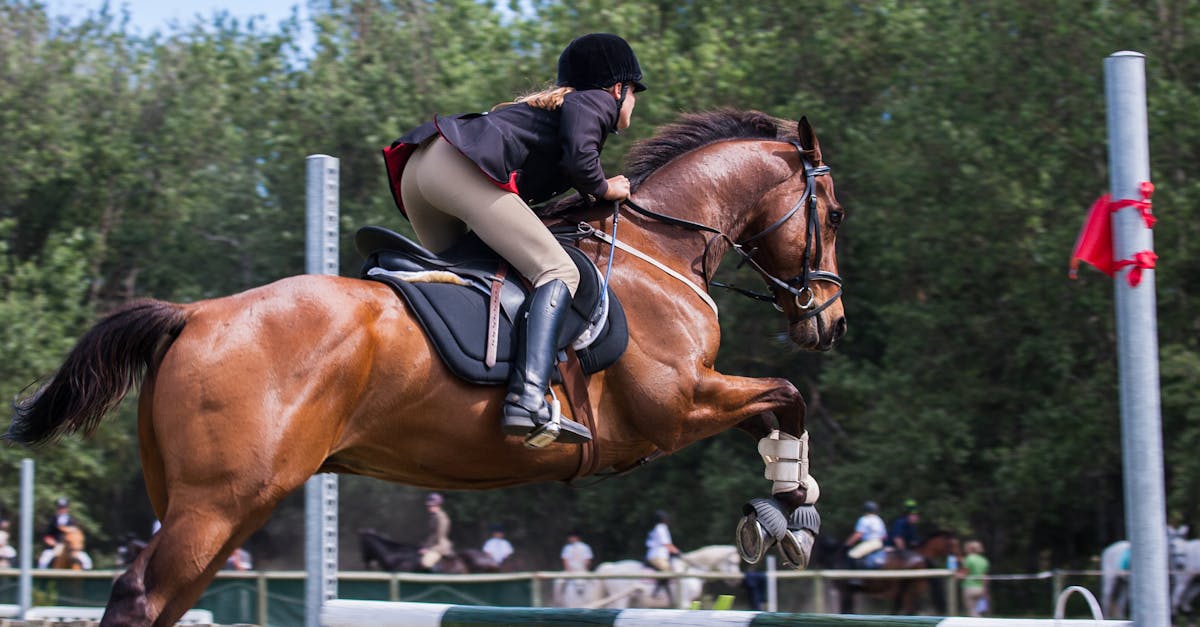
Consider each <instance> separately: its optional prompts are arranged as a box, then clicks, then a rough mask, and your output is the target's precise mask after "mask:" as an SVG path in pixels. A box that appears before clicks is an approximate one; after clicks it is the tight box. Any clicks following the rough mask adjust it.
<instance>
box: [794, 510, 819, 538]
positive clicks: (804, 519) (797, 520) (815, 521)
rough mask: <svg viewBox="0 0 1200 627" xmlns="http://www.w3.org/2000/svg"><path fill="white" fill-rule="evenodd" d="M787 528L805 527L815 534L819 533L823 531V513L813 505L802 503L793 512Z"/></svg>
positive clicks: (797, 529) (796, 529) (798, 528)
mask: <svg viewBox="0 0 1200 627" xmlns="http://www.w3.org/2000/svg"><path fill="white" fill-rule="evenodd" d="M787 528H788V531H800V530H801V529H805V530H808V531H810V532H812V534H813V535H814V536H816V535H819V534H820V533H821V514H819V513H818V512H817V508H815V507H813V506H812V505H801V506H800V507H797V508H796V509H795V510H794V511H793V512H792V517H791V520H789V521H788V527H787Z"/></svg>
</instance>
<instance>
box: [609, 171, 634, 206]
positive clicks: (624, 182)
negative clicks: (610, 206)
mask: <svg viewBox="0 0 1200 627" xmlns="http://www.w3.org/2000/svg"><path fill="white" fill-rule="evenodd" d="M626 198H629V179H627V178H625V175H624V174H618V175H616V176H614V177H612V178H610V179H608V189H607V190H606V191H605V192H604V200H625V199H626Z"/></svg>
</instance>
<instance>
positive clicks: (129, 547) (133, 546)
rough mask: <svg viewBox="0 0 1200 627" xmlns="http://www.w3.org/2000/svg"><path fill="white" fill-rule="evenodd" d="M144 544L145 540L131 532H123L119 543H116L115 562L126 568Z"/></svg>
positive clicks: (142, 548) (139, 552) (143, 547)
mask: <svg viewBox="0 0 1200 627" xmlns="http://www.w3.org/2000/svg"><path fill="white" fill-rule="evenodd" d="M146 544H147V542H146V541H145V540H142V539H141V538H139V537H137V536H135V535H134V534H132V533H127V534H125V536H124V537H123V538H122V540H121V543H120V544H118V545H117V564H118V565H120V566H124V567H126V568H128V567H129V566H130V565H132V564H133V561H134V560H135V559H137V556H138V555H139V554H141V552H142V551H143V550H144V549H145V548H146Z"/></svg>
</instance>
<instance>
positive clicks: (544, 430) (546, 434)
mask: <svg viewBox="0 0 1200 627" xmlns="http://www.w3.org/2000/svg"><path fill="white" fill-rule="evenodd" d="M553 393H554V392H553V390H551V395H553ZM561 433H562V403H560V402H558V399H557V398H555V399H552V400H551V401H550V420H547V421H546V422H545V423H544V424H541V425H538V426H536V427H534V428H533V431H530V432H529V435H527V436H525V448H544V447H545V446H546V445H548V444H550V443H552V442H554V441H555V440H557V439H558V436H559V434H561Z"/></svg>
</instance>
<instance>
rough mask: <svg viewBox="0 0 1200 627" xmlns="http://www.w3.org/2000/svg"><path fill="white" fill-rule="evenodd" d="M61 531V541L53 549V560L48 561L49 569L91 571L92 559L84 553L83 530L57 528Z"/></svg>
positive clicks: (74, 527) (84, 540)
mask: <svg viewBox="0 0 1200 627" xmlns="http://www.w3.org/2000/svg"><path fill="white" fill-rule="evenodd" d="M59 530H60V531H62V541H61V542H59V543H58V544H56V545H55V547H54V559H52V560H50V568H60V569H63V570H91V568H92V559H91V557H89V556H88V554H87V553H86V552H85V551H84V546H85V544H86V538H85V536H84V533H83V529H80V528H79V527H77V526H75V525H67V526H65V527H59Z"/></svg>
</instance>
